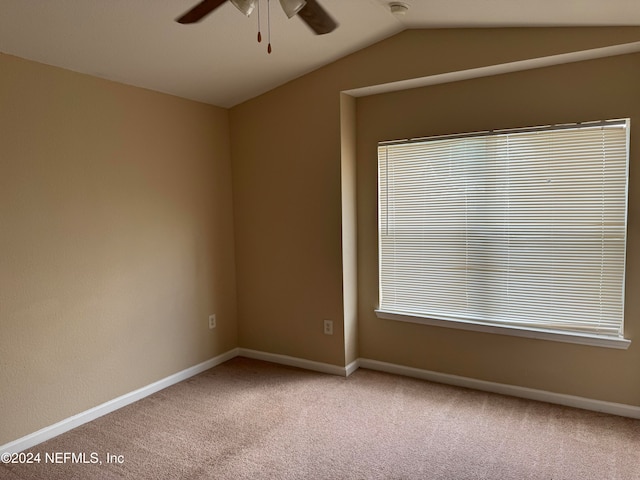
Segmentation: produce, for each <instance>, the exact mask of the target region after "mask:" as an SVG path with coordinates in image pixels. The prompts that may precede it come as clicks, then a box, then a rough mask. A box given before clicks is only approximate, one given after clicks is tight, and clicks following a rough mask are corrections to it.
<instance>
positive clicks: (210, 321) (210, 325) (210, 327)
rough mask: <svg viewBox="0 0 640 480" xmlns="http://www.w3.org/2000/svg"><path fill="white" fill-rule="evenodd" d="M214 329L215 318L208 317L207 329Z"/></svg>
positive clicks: (213, 316) (212, 316)
mask: <svg viewBox="0 0 640 480" xmlns="http://www.w3.org/2000/svg"><path fill="white" fill-rule="evenodd" d="M214 328H216V316H215V315H209V329H210V330H213V329H214Z"/></svg>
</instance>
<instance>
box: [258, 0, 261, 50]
mask: <svg viewBox="0 0 640 480" xmlns="http://www.w3.org/2000/svg"><path fill="white" fill-rule="evenodd" d="M261 41H262V34H261V33H260V0H258V43H260V42H261Z"/></svg>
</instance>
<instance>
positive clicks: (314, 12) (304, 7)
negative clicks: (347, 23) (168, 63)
mask: <svg viewBox="0 0 640 480" xmlns="http://www.w3.org/2000/svg"><path fill="white" fill-rule="evenodd" d="M226 1H227V0H202V1H201V2H200V3H198V4H197V5H196V6H195V7H193V8H192V9H191V10H189V11H188V12H186V13H184V14H183V15H181V16H180V17H178V18H177V19H176V22H178V23H183V24H189V23H196V22H199V21H200V20H202V19H203V18H204V17H206V16H207V15H209V14H210V13H211V12H213V11H214V10H215V9H216V8H218V7H219V6H220V5H222V4H223V3H225V2H226ZM229 1H230V2H231V3H232V4H233V5H234V6H235V7H236V8H237V9H238V10H240V11H241V12H242V13H244V14H245V15H247V16H249V15H250V14H251V12H253V10H254V8H255V7H256V5H257V6H258V8H259V2H260V0H229ZM280 5H281V6H282V9H283V10H284V12H285V13H286V15H287V17H289V18H292V17H293V16H295V15H297V16H298V17H300V19H301V20H302V21H303V22H304V23H306V24H307V26H308V27H309V28H310V29H311V30H313V31H314V33H315V34H316V35H324V34H325V33H330V32H332V31H333V30H335V29H336V27H337V26H338V24H337V23H336V21H335V20H334V19H333V18H331V16H330V15H329V14H328V13H327V12H326V11H325V9H324V8H322V6H320V4H319V3H318V2H317V1H316V0H280Z"/></svg>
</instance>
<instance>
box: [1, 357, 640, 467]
mask: <svg viewBox="0 0 640 480" xmlns="http://www.w3.org/2000/svg"><path fill="white" fill-rule="evenodd" d="M237 356H242V357H247V358H253V359H256V360H264V361H267V362H273V363H278V364H281V365H288V366H291V367H299V368H304V369H306V370H312V371H316V372H322V373H328V374H331V375H339V376H344V377H348V376H349V375H351V374H352V373H353V372H355V371H356V370H357V369H358V368H368V369H370V370H377V371H380V372H387V373H393V374H396V375H403V376H407V377H413V378H419V379H423V380H429V381H431V382H437V383H444V384H447V385H455V386H458V387H465V388H472V389H475V390H482V391H486V392H492V393H499V394H502V395H510V396H513V397H520V398H526V399H529V400H537V401H541V402H549V403H555V404H558V405H565V406H569V407H575V408H581V409H584V410H592V411H596V412H603V413H609V414H612V415H619V416H622V417H629V418H638V419H640V407H637V406H634V405H625V404H622V403H613V402H604V401H601V400H592V399H590V398H584V397H576V396H573V395H565V394H561V393H553V392H547V391H545V390H536V389H533V388H526V387H518V386H515V385H506V384H503V383H495V382H487V381H484V380H476V379H474V378H469V377H460V376H457V375H449V374H446V373H438V372H433V371H429V370H422V369H419V368H413V367H405V366H403V365H397V364H393V363H386V362H380V361H378V360H369V359H366V358H358V359H356V360H354V361H353V362H351V363H350V364H348V365H347V366H345V367H340V366H338V365H331V364H328V363H322V362H315V361H312V360H306V359H303V358H297V357H290V356H287V355H279V354H275V353H268V352H261V351H258V350H251V349H247V348H234V349H232V350H229V351H228V352H225V353H223V354H221V355H218V356H217V357H214V358H211V359H209V360H207V361H205V362H202V363H199V364H198V365H194V366H193V367H189V368H187V369H185V370H182V371H180V372H178V373H175V374H173V375H170V376H168V377H166V378H163V379H162V380H158V381H157V382H154V383H152V384H150V385H147V386H146V387H142V388H139V389H138V390H135V391H133V392H130V393H127V394H125V395H122V396H120V397H118V398H114V399H113V400H110V401H108V402H105V403H103V404H102V405H98V406H97V407H94V408H91V409H89V410H86V411H84V412H81V413H79V414H77V415H74V416H72V417H69V418H66V419H64V420H62V421H60V422H58V423H56V424H54V425H50V426H48V427H45V428H43V429H41V430H38V431H37V432H34V433H31V434H29V435H26V436H24V437H22V438H19V439H18V440H15V441H13V442H9V443H6V444H4V445H0V455H1V454H3V453H5V452H8V453H14V452H21V451H23V450H26V449H28V448H31V447H33V446H35V445H37V444H39V443H42V442H44V441H46V440H49V439H51V438H53V437H56V436H58V435H60V434H62V433H65V432H68V431H69V430H71V429H73V428H76V427H79V426H80V425H83V424H85V423H87V422H90V421H92V420H95V419H96V418H98V417H101V416H103V415H106V414H107V413H111V412H113V411H115V410H118V409H119V408H122V407H124V406H127V405H129V404H131V403H134V402H136V401H138V400H141V399H142V398H144V397H147V396H149V395H151V394H153V393H155V392H157V391H159V390H162V389H163V388H167V387H169V386H171V385H174V384H176V383H179V382H181V381H183V380H186V379H187V378H190V377H193V376H194V375H197V374H198V373H201V372H204V371H205V370H208V369H210V368H213V367H215V366H216V365H220V364H221V363H224V362H226V361H227V360H231V359H232V358H235V357H237Z"/></svg>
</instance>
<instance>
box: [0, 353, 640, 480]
mask: <svg viewBox="0 0 640 480" xmlns="http://www.w3.org/2000/svg"><path fill="white" fill-rule="evenodd" d="M26 453H30V454H33V455H34V456H36V455H38V454H39V458H40V463H34V464H26V465H18V464H4V465H1V464H0V478H2V479H10V480H32V479H47V480H50V479H51V480H57V479H65V480H72V479H83V480H84V479H90V480H91V479H100V480H109V479H137V480H138V479H139V480H144V479H153V480H159V479H193V480H201V479H202V480H204V479H252V480H254V479H327V480H328V479H336V480H342V479H345V480H346V479H354V480H355V479H385V480H388V479H397V480H411V479H421V480H423V479H447V480H466V479H495V480H509V479H513V480H525V479H536V480H537V479H545V480H562V479H567V480H569V479H576V480H591V479H593V480H640V420H632V419H628V418H622V417H616V416H612V415H606V414H599V413H594V412H589V411H584V410H578V409H573V408H568V407H562V406H557V405H551V404H547V403H542V402H535V401H529V400H522V399H518V398H512V397H507V396H502V395H496V394H491V393H485V392H479V391H474V390H468V389H464V388H457V387H451V386H446V385H440V384H436V383H431V382H426V381H422V380H416V379H412V378H407V377H401V376H395V375H390V374H386V373H380V372H375V371H371V370H365V369H360V370H358V371H356V372H355V373H354V374H352V375H351V376H350V377H349V378H342V377H337V376H332V375H325V374H321V373H315V372H309V371H305V370H300V369H296V368H290V367H285V366H281V365H275V364H271V363H268V362H262V361H257V360H250V359H246V358H240V357H238V358H235V359H233V360H230V361H228V362H226V363H224V364H222V365H219V366H217V367H215V368H212V369H210V370H208V371H206V372H204V373H202V374H200V375H197V376H195V377H192V378H190V379H188V380H186V381H184V382H181V383H179V384H176V385H174V386H172V387H169V388H166V389H164V390H162V391H160V392H158V393H155V394H154V395H151V396H149V397H147V398H145V399H143V400H140V401H138V402H136V403H134V404H131V405H129V406H127V407H124V408H122V409H120V410H118V411H116V412H113V413H111V414H108V415H105V416H103V417H101V418H99V419H96V420H94V421H93V422H90V423H87V424H85V425H82V426H80V427H78V428H76V429H74V430H71V431H69V432H67V433H65V434H63V435H60V436H58V437H56V438H54V439H51V440H49V441H47V442H44V443H42V444H40V445H38V446H36V447H34V448H32V449H30V450H28V451H27V452H26ZM109 460H110V462H109ZM83 462H84V463H83Z"/></svg>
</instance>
